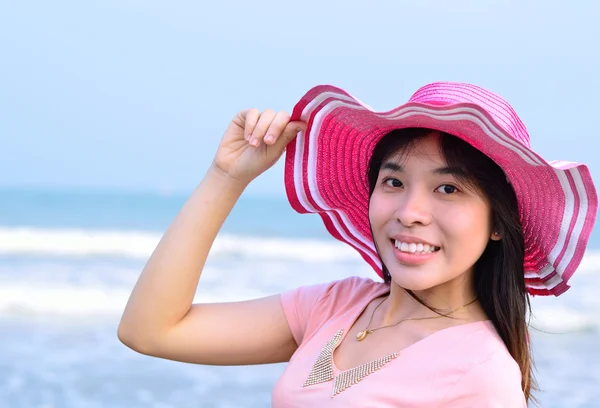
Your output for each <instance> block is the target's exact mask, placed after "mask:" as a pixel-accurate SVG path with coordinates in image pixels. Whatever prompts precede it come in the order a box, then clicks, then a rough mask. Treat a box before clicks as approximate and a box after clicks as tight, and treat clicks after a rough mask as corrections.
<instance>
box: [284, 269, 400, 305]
mask: <svg viewBox="0 0 600 408" xmlns="http://www.w3.org/2000/svg"><path fill="white" fill-rule="evenodd" d="M386 290H389V285H388V284H385V283H383V282H375V281H373V280H372V279H369V278H361V277H358V276H351V277H348V278H345V279H342V280H337V281H333V282H328V283H322V284H317V285H309V286H300V287H298V288H296V289H293V290H290V291H288V292H284V293H282V295H281V296H282V298H283V299H286V300H291V299H295V300H296V302H298V301H301V302H307V303H308V304H309V305H310V306H311V307H315V306H317V305H320V306H325V305H326V306H336V307H344V306H346V305H352V304H354V303H356V302H357V301H360V300H362V299H365V298H368V297H370V296H373V295H376V294H377V293H379V292H381V293H385V291H386Z"/></svg>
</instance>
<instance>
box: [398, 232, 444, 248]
mask: <svg viewBox="0 0 600 408" xmlns="http://www.w3.org/2000/svg"><path fill="white" fill-rule="evenodd" d="M390 239H391V240H392V241H400V242H406V243H407V244H411V243H414V244H419V243H421V244H427V245H429V246H434V247H437V248H440V245H437V244H432V243H431V242H429V241H426V240H424V239H422V238H418V237H412V236H410V235H392V236H391V237H390Z"/></svg>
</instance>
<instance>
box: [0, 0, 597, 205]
mask: <svg viewBox="0 0 600 408" xmlns="http://www.w3.org/2000/svg"><path fill="white" fill-rule="evenodd" d="M203 3H204V4H203ZM598 15H600V6H599V5H598V3H595V2H591V1H580V2H577V3H575V2H571V3H568V2H564V1H562V2H559V1H554V0H552V1H527V2H523V1H509V0H507V1H494V0H488V1H481V0H479V1H467V0H463V1H461V0H455V1H452V2H450V1H446V2H442V1H437V0H435V1H434V0H419V1H417V0H414V1H411V2H409V1H401V0H386V1H383V0H375V1H366V0H363V1H338V0H328V1H314V0H305V1H302V2H283V1H275V0H257V1H252V2H247V1H243V2H242V1H219V2H217V1H213V2H198V1H179V2H166V1H152V0H145V1H141V0H138V1H131V0H119V1H116V0H104V1H63V0H56V1H53V2H42V1H37V2H36V1H29V0H21V1H18V2H17V1H12V2H10V1H9V2H2V4H1V5H0V50H1V52H2V57H1V59H0V140H1V141H2V148H1V149H0V186H30V187H46V188H55V187H58V188H85V189H118V190H151V191H157V190H158V191H163V192H187V191H190V190H191V189H192V188H193V187H194V186H195V185H196V184H197V183H198V182H199V181H200V179H201V177H202V175H203V173H204V171H205V170H206V168H207V166H208V165H209V163H210V161H211V159H212V156H213V154H214V151H215V149H216V146H217V143H218V141H219V139H220V137H221V135H222V133H223V130H224V129H225V127H226V126H227V124H228V122H229V120H230V119H231V118H232V117H233V115H234V114H235V113H236V112H237V111H238V110H240V109H243V108H246V107H257V108H259V109H264V108H267V107H270V108H274V109H286V110H290V109H291V108H292V107H293V105H294V103H295V102H296V100H297V99H298V98H299V97H300V96H301V95H302V94H303V93H304V92H305V91H306V90H307V89H309V88H310V87H312V86H314V85H317V84H322V83H330V84H334V85H337V86H340V87H343V88H345V89H347V90H348V91H349V92H350V93H352V94H354V95H356V96H357V97H358V98H360V99H361V100H363V101H364V102H365V103H367V104H369V105H371V106H372V107H374V108H376V109H381V110H387V109H391V108H393V107H395V106H397V105H399V104H400V103H402V102H404V101H406V99H407V98H408V97H409V96H410V95H411V94H412V92H414V91H415V90H416V89H417V88H418V87H420V86H421V85H424V84H425V83H428V82H432V81H436V80H454V81H465V82H471V83H475V84H478V85H481V86H483V87H486V88H488V89H490V90H492V91H494V92H496V93H498V94H500V95H502V96H503V97H505V98H506V99H507V100H508V101H509V102H510V103H511V104H512V105H513V106H514V107H515V109H516V110H517V112H518V113H519V114H520V115H521V117H522V119H523V120H524V122H525V123H526V125H527V127H528V129H529V131H530V133H531V136H532V143H533V146H534V147H535V148H536V149H537V150H538V151H539V152H541V153H542V155H544V156H545V157H546V158H547V159H549V160H550V159H563V160H573V161H581V162H586V163H588V164H589V166H590V168H591V169H592V173H593V174H594V176H595V178H596V179H600V166H598V165H597V163H598V160H596V155H597V154H598V150H599V149H598V148H599V147H600V143H599V142H598V137H597V132H598V130H597V128H596V123H597V121H596V118H597V117H598V113H597V109H598V107H599V102H598V95H600V75H599V74H598V72H599V67H600V46H599V45H598V41H599V40H600V25H599V24H598V23H597V21H596V17H597V16H598ZM281 164H282V163H279V164H278V165H276V166H275V167H274V168H273V169H272V170H270V171H269V172H267V173H265V174H264V175H263V176H262V177H261V178H259V179H257V180H256V181H255V182H254V183H253V185H252V186H251V188H250V191H251V192H253V193H269V194H284V192H283V187H282V180H283V166H282V165H281Z"/></svg>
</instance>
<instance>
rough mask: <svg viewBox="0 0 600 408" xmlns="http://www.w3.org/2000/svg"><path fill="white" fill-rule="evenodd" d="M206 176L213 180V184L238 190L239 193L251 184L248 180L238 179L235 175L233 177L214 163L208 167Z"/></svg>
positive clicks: (230, 189)
mask: <svg viewBox="0 0 600 408" xmlns="http://www.w3.org/2000/svg"><path fill="white" fill-rule="evenodd" d="M205 178H208V179H210V180H211V181H213V182H212V183H211V184H213V185H215V186H219V187H220V188H223V189H225V190H228V191H230V192H234V193H235V192H237V193H239V194H241V193H242V192H243V191H244V190H245V189H246V187H248V184H249V183H248V182H245V181H242V180H238V179H236V178H235V177H232V176H231V175H229V174H227V173H226V172H224V171H223V170H222V169H220V168H219V167H218V166H216V165H215V164H214V163H212V164H211V165H210V167H209V168H208V170H207V172H206V176H205Z"/></svg>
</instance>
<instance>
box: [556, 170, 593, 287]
mask: <svg viewBox="0 0 600 408" xmlns="http://www.w3.org/2000/svg"><path fill="white" fill-rule="evenodd" d="M567 171H568V172H569V173H570V174H571V176H572V177H573V182H574V184H575V188H576V190H577V195H578V196H579V197H578V198H579V205H578V207H579V212H578V213H577V220H576V221H575V225H574V226H573V231H571V235H570V236H569V242H568V243H567V249H566V251H565V253H564V254H563V257H562V259H561V260H560V263H559V264H558V266H557V267H556V269H557V270H559V271H561V272H564V271H565V270H566V269H567V267H568V266H569V263H570V262H571V260H572V259H573V254H574V253H575V249H576V248H577V244H578V243H579V237H580V235H581V230H582V229H583V224H584V222H585V219H586V217H587V212H588V196H587V193H586V191H585V186H584V185H583V180H582V179H581V174H580V173H579V169H578V168H576V167H575V168H571V169H569V170H567ZM569 190H570V186H569ZM573 199H576V198H575V197H574V196H573ZM575 204H576V203H575V202H574V203H573V204H572V205H573V206H575ZM571 216H572V215H571ZM561 275H562V273H561Z"/></svg>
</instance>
